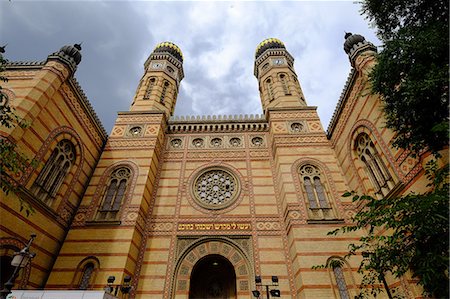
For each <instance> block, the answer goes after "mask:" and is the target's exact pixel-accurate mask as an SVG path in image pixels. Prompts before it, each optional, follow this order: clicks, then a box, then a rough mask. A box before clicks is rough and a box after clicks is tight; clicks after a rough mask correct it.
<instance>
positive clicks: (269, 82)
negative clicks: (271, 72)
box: [266, 78, 275, 102]
mask: <svg viewBox="0 0 450 299" xmlns="http://www.w3.org/2000/svg"><path fill="white" fill-rule="evenodd" d="M266 88H267V93H268V96H269V101H270V102H271V101H273V100H274V99H275V97H274V94H273V87H272V80H270V78H269V79H267V80H266Z"/></svg>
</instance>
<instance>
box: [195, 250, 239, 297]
mask: <svg viewBox="0 0 450 299" xmlns="http://www.w3.org/2000/svg"><path fill="white" fill-rule="evenodd" d="M235 298H236V273H235V272H234V267H233V265H232V264H231V263H230V261H228V260H227V259H226V258H224V257H223V256H221V255H218V254H211V255H207V256H205V257H203V258H202V259H200V260H199V261H198V262H197V263H196V264H195V266H194V268H193V269H192V274H191V279H190V288H189V299H235Z"/></svg>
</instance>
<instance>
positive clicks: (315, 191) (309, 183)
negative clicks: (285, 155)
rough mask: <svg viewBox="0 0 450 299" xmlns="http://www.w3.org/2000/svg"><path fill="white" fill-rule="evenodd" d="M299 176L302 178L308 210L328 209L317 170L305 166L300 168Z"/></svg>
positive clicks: (308, 165) (311, 166) (307, 165)
mask: <svg viewBox="0 0 450 299" xmlns="http://www.w3.org/2000/svg"><path fill="white" fill-rule="evenodd" d="M300 175H301V177H302V181H303V186H304V190H305V193H306V198H307V199H308V203H309V208H310V209H328V208H330V205H329V203H328V199H327V195H326V192H325V189H324V186H323V182H322V180H321V174H320V171H319V169H318V168H317V167H315V166H313V165H311V164H306V165H304V166H302V167H301V168H300Z"/></svg>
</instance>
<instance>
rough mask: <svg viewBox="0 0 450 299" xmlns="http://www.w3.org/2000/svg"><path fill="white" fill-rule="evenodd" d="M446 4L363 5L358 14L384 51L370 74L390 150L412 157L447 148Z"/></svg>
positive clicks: (415, 0)
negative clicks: (371, 27) (389, 133)
mask: <svg viewBox="0 0 450 299" xmlns="http://www.w3.org/2000/svg"><path fill="white" fill-rule="evenodd" d="M448 11H449V7H448V1H443V0H436V1H425V0H393V1H380V0H365V1H363V2H362V12H363V13H364V14H365V15H366V16H367V18H368V19H369V20H370V21H371V22H372V23H373V24H374V25H376V27H377V30H378V36H379V38H380V39H381V40H382V42H383V49H382V51H381V52H380V53H379V55H378V59H377V60H378V64H377V65H376V66H375V67H374V69H373V70H372V73H371V76H370V79H371V82H372V90H373V92H374V93H378V94H380V95H381V96H382V98H383V101H384V112H385V114H386V119H387V121H386V127H388V128H390V129H392V130H393V131H395V132H396V133H397V136H396V140H395V142H394V146H397V147H400V148H404V149H410V150H412V151H413V153H414V154H418V153H420V152H421V151H422V150H423V149H424V148H428V149H430V150H431V151H432V152H433V153H437V152H438V151H439V150H441V149H442V148H443V147H445V146H446V145H448V141H449V127H448V119H449V110H448V105H449V102H448V98H449V95H448V89H449V85H448V67H449V54H448V44H449V26H448Z"/></svg>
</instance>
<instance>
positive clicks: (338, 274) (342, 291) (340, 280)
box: [333, 265, 350, 299]
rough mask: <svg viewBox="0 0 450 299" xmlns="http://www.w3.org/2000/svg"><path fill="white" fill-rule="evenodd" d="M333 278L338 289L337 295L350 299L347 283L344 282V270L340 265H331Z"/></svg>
mask: <svg viewBox="0 0 450 299" xmlns="http://www.w3.org/2000/svg"><path fill="white" fill-rule="evenodd" d="M333 273H334V278H335V279H336V284H337V287H338V290H339V296H340V297H341V299H350V296H349V294H348V290H347V284H346V283H345V277H344V272H343V271H342V267H341V266H337V265H336V266H333Z"/></svg>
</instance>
